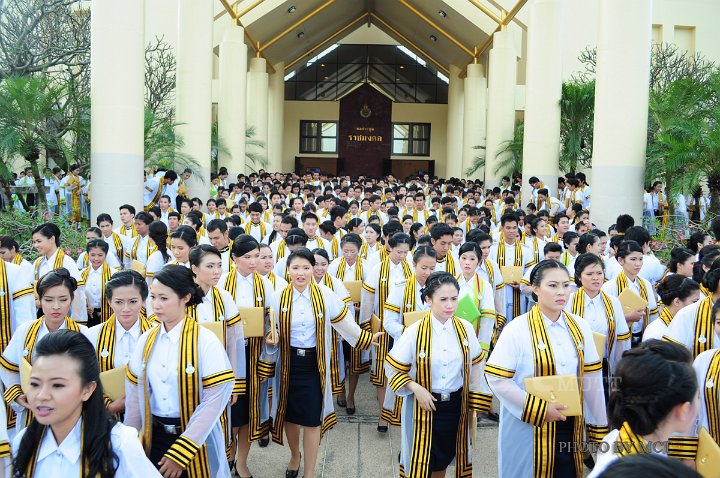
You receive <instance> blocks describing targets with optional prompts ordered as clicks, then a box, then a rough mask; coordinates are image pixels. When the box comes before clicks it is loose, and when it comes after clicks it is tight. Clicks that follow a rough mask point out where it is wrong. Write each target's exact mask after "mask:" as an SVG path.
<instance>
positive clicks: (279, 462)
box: [249, 375, 498, 478]
mask: <svg viewBox="0 0 720 478" xmlns="http://www.w3.org/2000/svg"><path fill="white" fill-rule="evenodd" d="M356 408H357V412H356V413H355V415H353V416H348V415H346V414H345V409H343V408H339V407H337V405H336V411H337V415H338V424H337V425H336V426H335V428H333V429H332V430H330V431H329V432H328V433H327V434H326V435H325V437H324V438H323V441H322V443H321V445H320V456H319V457H318V465H317V469H316V477H324V478H336V477H337V478H361V477H362V478H368V477H370V478H373V477H378V478H394V477H397V476H398V453H399V449H400V430H399V429H398V428H394V427H390V431H389V432H388V433H378V432H377V429H376V427H377V401H376V400H375V389H374V387H372V386H371V385H370V383H369V381H368V379H367V375H364V376H363V377H362V378H361V381H360V385H359V386H358V392H357V394H356ZM497 432H498V431H497V423H494V422H490V421H488V422H481V423H480V427H479V428H478V432H477V442H478V443H482V444H484V445H483V446H476V447H475V449H474V450H473V464H474V466H473V476H476V477H480V476H482V477H483V478H495V477H497V476H498V473H497V458H496V457H497V454H496V452H497ZM289 459H290V449H289V448H288V447H287V446H282V447H281V446H279V445H277V444H274V443H271V444H270V445H269V446H268V447H267V448H264V449H263V448H259V447H258V446H257V445H254V446H253V447H252V449H251V450H250V460H249V467H250V471H252V472H253V476H254V477H255V478H282V477H284V476H285V469H286V468H287V463H288V460H289ZM300 476H301V477H302V469H301V470H300ZM447 476H448V477H453V476H455V475H454V470H453V469H449V470H448V473H447ZM308 478H310V477H308Z"/></svg>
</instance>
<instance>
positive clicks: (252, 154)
mask: <svg viewBox="0 0 720 478" xmlns="http://www.w3.org/2000/svg"><path fill="white" fill-rule="evenodd" d="M254 138H255V126H250V127H248V128H246V129H245V159H246V160H247V161H249V162H251V163H252V164H254V165H255V166H259V167H258V169H262V168H267V165H268V161H267V156H265V155H264V154H262V153H259V152H257V151H255V149H260V150H262V149H265V143H264V142H262V141H260V140H259V139H254ZM248 146H251V147H252V148H249V147H248ZM247 161H246V162H245V167H247V168H250V169H251V170H252V171H253V172H257V170H255V169H254V168H253V167H252V166H248V163H247Z"/></svg>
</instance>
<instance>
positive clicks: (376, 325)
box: [370, 314, 382, 335]
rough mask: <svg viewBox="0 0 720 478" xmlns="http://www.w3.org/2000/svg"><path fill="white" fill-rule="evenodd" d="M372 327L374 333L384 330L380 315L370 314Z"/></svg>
mask: <svg viewBox="0 0 720 478" xmlns="http://www.w3.org/2000/svg"><path fill="white" fill-rule="evenodd" d="M370 328H371V329H372V333H373V335H374V334H377V333H378V332H380V331H382V322H381V321H380V317H378V316H377V315H375V314H373V315H371V316H370Z"/></svg>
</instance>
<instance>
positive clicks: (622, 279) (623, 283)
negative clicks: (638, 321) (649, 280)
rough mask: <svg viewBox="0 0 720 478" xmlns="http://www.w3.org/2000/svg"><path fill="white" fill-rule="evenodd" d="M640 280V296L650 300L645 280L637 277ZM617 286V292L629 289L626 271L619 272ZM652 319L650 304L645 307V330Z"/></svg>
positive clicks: (616, 280)
mask: <svg viewBox="0 0 720 478" xmlns="http://www.w3.org/2000/svg"><path fill="white" fill-rule="evenodd" d="M635 279H636V280H637V281H638V285H639V286H640V297H642V298H643V299H645V301H646V302H647V301H648V291H647V288H646V287H645V282H644V281H643V280H642V278H641V277H636V278H635ZM615 286H616V287H617V293H618V295H620V293H621V292H622V291H624V290H625V289H627V288H628V287H629V286H630V282H629V281H628V278H627V276H626V275H625V271H622V272H620V274H618V276H617V279H615ZM649 320H650V310H649V306H648V307H645V313H644V314H643V326H642V328H643V330H645V327H647V326H648V323H649Z"/></svg>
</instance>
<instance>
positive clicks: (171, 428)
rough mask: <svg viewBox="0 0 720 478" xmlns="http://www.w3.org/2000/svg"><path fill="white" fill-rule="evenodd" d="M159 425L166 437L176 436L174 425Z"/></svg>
mask: <svg viewBox="0 0 720 478" xmlns="http://www.w3.org/2000/svg"><path fill="white" fill-rule="evenodd" d="M161 425H162V426H163V429H164V430H165V433H167V434H168V435H177V427H176V426H175V425H168V424H167V423H161Z"/></svg>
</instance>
